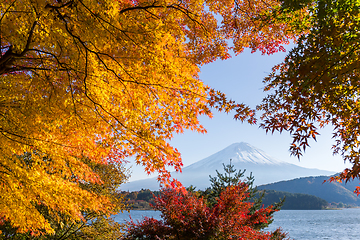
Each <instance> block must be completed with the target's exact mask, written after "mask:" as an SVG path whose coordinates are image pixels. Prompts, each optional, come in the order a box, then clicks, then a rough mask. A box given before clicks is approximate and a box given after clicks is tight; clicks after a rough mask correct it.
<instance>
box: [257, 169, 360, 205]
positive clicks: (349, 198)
mask: <svg viewBox="0 0 360 240" xmlns="http://www.w3.org/2000/svg"><path fill="white" fill-rule="evenodd" d="M328 179H329V176H319V177H303V178H297V179H293V180H288V181H281V182H276V183H271V184H266V185H261V186H259V187H258V189H266V190H276V191H284V192H290V193H304V194H310V195H314V196H317V197H319V198H322V199H324V200H326V201H328V202H329V203H332V202H335V203H340V202H342V203H345V204H350V205H356V206H360V197H358V196H357V195H356V194H354V193H353V191H354V190H355V187H356V186H357V184H358V182H348V183H347V184H345V183H338V182H332V183H329V182H325V183H324V181H326V180H328Z"/></svg>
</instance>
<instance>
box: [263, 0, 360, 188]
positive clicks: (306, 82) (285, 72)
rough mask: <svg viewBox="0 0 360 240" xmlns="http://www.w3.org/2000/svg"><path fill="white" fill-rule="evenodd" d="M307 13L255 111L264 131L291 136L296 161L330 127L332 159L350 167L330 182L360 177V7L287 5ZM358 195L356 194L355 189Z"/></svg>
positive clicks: (322, 2)
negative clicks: (303, 26)
mask: <svg viewBox="0 0 360 240" xmlns="http://www.w3.org/2000/svg"><path fill="white" fill-rule="evenodd" d="M285 2H286V3H287V4H286V9H288V11H291V10H293V9H299V8H307V9H308V11H309V13H310V14H309V16H311V17H309V18H308V19H307V20H308V23H307V28H308V30H307V33H306V34H303V35H302V36H301V37H300V38H299V40H298V42H297V45H296V46H295V47H294V48H293V49H292V50H291V51H290V52H289V54H288V55H287V57H286V59H285V61H284V62H283V63H281V64H279V65H277V66H275V67H274V69H273V72H272V74H271V75H270V76H269V77H267V78H266V79H265V83H266V87H265V90H267V91H271V93H270V94H269V95H268V96H267V97H266V98H265V99H264V101H263V103H262V104H261V105H260V106H259V107H258V109H259V110H262V111H264V114H263V115H262V119H263V120H264V122H263V123H262V127H264V128H265V129H266V130H267V131H272V132H274V131H280V132H282V131H289V132H290V133H291V134H292V136H293V142H292V144H291V146H290V150H291V153H292V154H293V155H296V156H298V157H300V156H301V155H302V152H303V151H305V149H306V148H307V147H308V146H309V140H310V139H313V140H316V136H317V135H318V134H319V133H318V129H319V128H322V127H324V126H326V125H330V126H331V127H333V138H334V139H335V143H334V145H333V152H334V154H338V153H340V154H341V155H342V156H343V159H344V161H349V162H350V163H352V168H351V169H345V170H344V171H343V172H342V173H341V174H340V175H339V176H337V177H334V178H331V180H339V181H341V180H345V181H349V180H351V179H354V178H359V177H360V139H359V137H360V124H359V121H360V114H359V112H360V104H359V103H360V102H359V94H360V92H359V84H360V82H359V69H360V68H359V56H360V47H359V40H358V39H359V34H360V33H359V27H360V10H359V9H360V8H359V7H360V3H359V2H358V1H347V0H339V1H335V0H317V1H301V4H298V3H296V2H294V1H285ZM356 192H357V193H358V194H359V193H360V188H359V187H357V189H356Z"/></svg>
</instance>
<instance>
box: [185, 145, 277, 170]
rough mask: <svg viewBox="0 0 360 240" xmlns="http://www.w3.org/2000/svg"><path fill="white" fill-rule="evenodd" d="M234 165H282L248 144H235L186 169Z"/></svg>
mask: <svg viewBox="0 0 360 240" xmlns="http://www.w3.org/2000/svg"><path fill="white" fill-rule="evenodd" d="M230 159H231V160H232V163H233V164H236V165H238V164H241V163H246V164H249V163H252V164H276V165H278V164H282V163H281V162H279V161H277V160H275V159H273V158H271V157H270V156H269V155H267V154H266V153H265V152H263V151H262V150H260V149H257V148H255V147H253V146H251V145H250V144H248V143H244V142H241V143H233V144H231V145H230V146H228V147H227V148H224V149H223V150H221V151H219V152H217V153H215V154H213V155H211V156H209V157H207V158H205V159H203V160H200V161H198V162H196V163H193V164H191V165H189V166H188V167H186V169H197V168H203V167H205V166H206V167H218V165H219V163H229V160H230ZM219 170H221V169H219Z"/></svg>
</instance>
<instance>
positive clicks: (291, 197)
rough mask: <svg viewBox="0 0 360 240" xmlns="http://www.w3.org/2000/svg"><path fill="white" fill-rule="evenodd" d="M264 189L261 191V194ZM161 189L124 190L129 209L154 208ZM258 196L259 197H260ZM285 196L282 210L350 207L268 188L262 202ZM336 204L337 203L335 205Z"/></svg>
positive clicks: (274, 201)
mask: <svg viewBox="0 0 360 240" xmlns="http://www.w3.org/2000/svg"><path fill="white" fill-rule="evenodd" d="M262 192H263V191H259V193H258V196H259V194H261V193H262ZM159 193H160V192H159V191H150V190H149V189H141V190H140V191H133V192H125V191H124V192H122V194H123V196H124V199H126V203H127V206H128V208H129V209H131V210H153V208H152V207H151V206H152V205H153V204H154V196H158V195H159ZM258 196H257V197H258ZM284 197H285V201H284V204H283V206H282V207H281V209H282V210H318V209H327V208H335V207H349V206H348V205H346V204H342V203H338V204H336V203H332V204H330V203H328V202H327V201H326V200H324V199H321V198H319V197H316V196H313V195H310V194H301V193H289V192H283V191H275V190H266V191H265V194H264V197H263V198H262V203H263V204H264V206H265V207H268V206H270V205H273V204H274V203H277V202H279V201H281V199H283V198H284ZM335 204H336V205H335Z"/></svg>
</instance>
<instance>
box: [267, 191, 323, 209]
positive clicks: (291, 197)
mask: <svg viewBox="0 0 360 240" xmlns="http://www.w3.org/2000/svg"><path fill="white" fill-rule="evenodd" d="M284 197H286V198H285V202H284V205H283V206H282V207H281V210H317V209H324V208H326V207H327V206H328V202H327V201H326V200H324V199H322V198H319V197H316V196H314V195H309V194H303V193H289V192H281V191H275V190H266V191H265V196H264V198H263V201H262V203H263V204H264V206H265V207H267V206H269V205H272V204H274V203H278V202H280V200H281V199H283V198H284Z"/></svg>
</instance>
